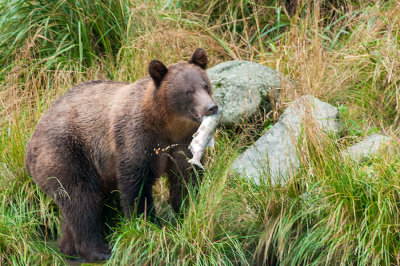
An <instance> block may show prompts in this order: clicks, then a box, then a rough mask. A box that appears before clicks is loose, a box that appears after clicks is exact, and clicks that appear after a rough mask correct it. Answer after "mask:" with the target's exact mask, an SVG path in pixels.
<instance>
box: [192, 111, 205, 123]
mask: <svg viewBox="0 0 400 266" xmlns="http://www.w3.org/2000/svg"><path fill="white" fill-rule="evenodd" d="M189 113H190V114H191V117H192V119H193V120H195V121H196V122H199V123H201V122H202V121H203V117H204V116H203V115H201V114H199V113H197V112H195V111H189Z"/></svg>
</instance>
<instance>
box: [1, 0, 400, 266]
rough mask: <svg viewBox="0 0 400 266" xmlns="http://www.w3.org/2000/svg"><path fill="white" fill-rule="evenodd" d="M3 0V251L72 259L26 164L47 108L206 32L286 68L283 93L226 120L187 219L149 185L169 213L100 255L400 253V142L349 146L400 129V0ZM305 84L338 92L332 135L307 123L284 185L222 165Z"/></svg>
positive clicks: (344, 259) (200, 260)
mask: <svg viewBox="0 0 400 266" xmlns="http://www.w3.org/2000/svg"><path fill="white" fill-rule="evenodd" d="M293 2H295V1H246V0H242V1H239V0H232V1H219V0H213V1H200V2H194V1H187V0H180V1H175V0H159V1H139V0H131V1H128V0H121V1H106V0H99V1H91V2H89V1H81V0H63V1H17V0H15V1H5V0H0V7H1V8H0V65H1V70H0V83H1V89H0V265H3V264H4V265H8V264H14V265H32V264H39V263H40V264H61V265H63V264H65V262H64V260H63V257H62V255H61V254H60V253H59V251H58V250H57V248H56V246H55V239H56V238H57V236H58V234H59V226H60V222H61V216H60V214H59V212H58V209H57V207H56V206H55V204H54V203H53V202H52V201H51V199H50V198H49V197H47V196H46V195H44V194H43V193H42V192H41V191H40V189H39V188H38V187H37V185H36V184H35V183H34V182H33V181H32V179H31V178H30V177H29V176H28V174H27V173H26V170H25V169H24V161H23V160H24V150H25V145H26V143H27V142H28V140H29V137H30V135H31V134H32V132H33V130H34V127H35V125H36V123H37V121H38V120H39V118H40V117H41V115H42V114H43V113H44V112H45V111H46V110H47V109H48V108H49V106H50V105H51V103H52V102H53V101H54V100H55V99H56V98H57V97H59V96H60V95H62V94H63V93H64V92H65V91H66V90H67V89H68V88H70V87H72V86H73V85H75V84H77V83H79V82H82V81H86V80H91V79H113V80H120V81H135V80H136V79H138V78H140V77H143V76H144V75H146V74H147V73H146V72H147V64H148V62H149V61H150V60H151V59H159V60H162V61H164V62H165V63H168V64H169V63H174V62H176V61H179V60H182V59H185V58H187V57H188V56H189V55H190V54H191V52H192V51H193V50H194V49H195V48H197V47H204V48H205V49H206V50H207V52H208V53H209V57H210V65H211V66H213V65H215V64H217V63H221V62H223V61H226V60H231V59H246V60H252V61H255V62H258V63H260V64H263V65H267V66H270V67H272V68H275V69H277V70H279V71H280V72H281V73H282V74H283V78H284V79H283V85H282V87H283V90H282V92H283V93H282V95H281V100H280V101H279V102H278V104H277V105H276V107H275V109H274V112H273V114H272V115H271V116H266V115H261V116H260V117H258V118H257V119H254V120H252V121H251V122H248V123H243V124H242V125H240V126H239V127H238V128H237V129H235V130H228V129H224V128H221V129H219V130H218V131H217V134H216V147H215V149H214V150H210V151H209V152H208V153H207V155H206V156H207V170H206V173H205V176H204V180H203V183H202V185H201V187H200V191H199V194H198V196H197V197H194V196H192V197H190V199H189V208H188V209H187V211H186V215H185V216H184V218H182V219H180V218H177V217H176V216H175V215H174V214H173V212H172V210H171V208H170V207H169V205H168V203H167V202H168V193H167V186H168V184H166V182H165V180H164V179H162V180H160V182H158V183H157V185H156V187H155V192H156V193H155V194H156V201H157V211H158V213H159V215H160V216H161V218H162V219H163V222H162V223H161V225H155V224H152V223H150V222H148V221H145V220H143V219H139V218H138V219H133V220H130V221H128V220H125V218H123V217H121V218H120V219H119V224H118V226H116V227H115V228H112V230H111V233H110V235H109V236H108V240H109V242H110V244H111V246H112V247H113V256H112V258H111V260H110V261H109V262H107V264H111V265H121V264H167V263H168V264H207V265H208V264H224V265H225V264H227V265H230V264H235V265H237V264H243V265H246V264H282V265H298V264H313V265H325V264H343V265H346V264H361V265H364V264H373V265H390V264H400V248H399V247H400V237H399V231H400V221H399V220H400V219H399V215H398V213H399V208H400V183H399V182H400V181H399V179H398V177H399V176H400V173H399V171H400V170H399V169H400V155H399V154H397V153H393V154H389V155H385V154H381V155H378V156H376V157H374V158H371V159H370V160H367V161H363V162H354V161H352V160H350V159H348V158H346V157H343V156H341V154H340V149H342V148H345V147H346V146H348V145H351V144H354V143H355V142H357V141H358V140H360V139H362V138H364V137H365V136H367V135H368V134H370V133H372V132H378V131H382V132H384V133H386V134H388V135H390V136H392V137H393V138H394V139H395V140H396V143H399V139H398V137H397V136H398V135H399V133H400V131H399V123H400V115H399V114H400V112H399V111H400V109H399V108H400V107H399V101H400V94H399V85H400V62H399V58H400V47H399V45H400V19H399V17H398V14H399V13H400V5H399V3H398V1H394V0H392V1H378V2H377V1H365V2H359V1H350V0H343V1H327V0H325V1H303V2H302V5H297V6H296V5H294V4H293ZM304 94H312V95H314V96H316V97H318V98H320V99H322V100H325V101H328V102H329V103H331V104H333V105H335V106H337V107H339V110H340V114H341V117H342V126H343V130H342V133H341V135H340V138H339V139H332V138H331V137H329V136H326V135H324V134H322V133H321V135H319V134H317V133H316V132H315V131H313V129H312V126H311V125H309V127H308V130H306V131H305V135H306V138H305V139H304V141H302V142H301V143H300V145H299V150H300V151H301V153H300V154H301V167H300V169H299V171H298V172H297V174H296V176H294V177H293V178H291V179H290V180H289V181H288V182H287V184H286V186H272V185H271V184H270V183H269V182H268V175H267V174H266V176H264V179H265V181H266V182H262V183H261V185H259V186H257V185H254V184H252V183H251V182H248V181H246V180H244V179H241V178H235V177H233V176H231V174H230V173H229V165H230V163H231V162H232V161H233V159H234V158H235V156H236V155H237V154H238V153H239V152H240V151H241V150H243V149H245V147H246V146H247V145H249V144H250V143H251V141H252V140H253V139H254V136H255V135H259V134H260V132H262V131H264V130H265V128H267V127H268V126H269V125H270V124H271V122H272V121H276V120H277V119H278V117H279V114H280V113H281V111H282V110H283V109H284V108H285V106H286V103H288V102H290V101H291V100H293V99H294V98H296V97H298V96H301V95H304Z"/></svg>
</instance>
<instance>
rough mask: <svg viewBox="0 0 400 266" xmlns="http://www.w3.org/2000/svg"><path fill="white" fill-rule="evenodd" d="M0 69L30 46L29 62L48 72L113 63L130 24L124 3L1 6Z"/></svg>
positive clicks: (79, 0) (18, 0)
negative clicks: (65, 66) (69, 66)
mask: <svg viewBox="0 0 400 266" xmlns="http://www.w3.org/2000/svg"><path fill="white" fill-rule="evenodd" d="M0 5H1V8H0V67H1V68H5V67H6V68H7V69H9V67H10V65H12V60H13V59H15V58H16V55H17V54H18V53H19V50H20V49H21V48H22V47H24V46H25V45H26V44H28V43H29V45H28V47H29V48H34V51H35V54H33V55H32V57H33V58H40V59H41V60H43V61H46V64H47V68H48V69H52V68H54V66H55V65H57V64H59V63H63V64H68V63H69V62H70V61H75V60H76V61H78V62H79V63H80V64H83V65H85V66H92V65H93V64H94V63H95V61H96V60H97V59H99V58H104V57H107V58H108V60H110V62H113V58H114V57H115V54H116V53H117V52H118V51H119V49H120V48H121V46H122V41H123V40H124V38H125V34H126V33H127V32H126V28H127V25H128V23H129V19H130V18H129V15H128V10H129V7H130V2H129V1H112V0H104V1H85V0H62V1H58V0H57V1H56V0H51V1H23V0H12V1H2V2H0Z"/></svg>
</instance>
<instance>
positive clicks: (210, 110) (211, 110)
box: [206, 103, 218, 116]
mask: <svg viewBox="0 0 400 266" xmlns="http://www.w3.org/2000/svg"><path fill="white" fill-rule="evenodd" d="M217 112H218V105H216V104H215V103H210V104H209V105H207V108H206V116H209V115H213V114H216V113H217Z"/></svg>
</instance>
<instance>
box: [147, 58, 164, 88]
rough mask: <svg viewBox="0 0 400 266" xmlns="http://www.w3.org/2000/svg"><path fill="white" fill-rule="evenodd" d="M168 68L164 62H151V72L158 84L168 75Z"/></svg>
mask: <svg viewBox="0 0 400 266" xmlns="http://www.w3.org/2000/svg"><path fill="white" fill-rule="evenodd" d="M167 72H168V68H167V67H166V66H165V65H164V64H163V62H161V61H158V60H152V61H151V62H150V64H149V74H150V76H151V77H152V78H153V80H154V82H155V83H156V85H157V86H158V85H160V84H161V81H162V80H163V78H164V77H165V75H167Z"/></svg>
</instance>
